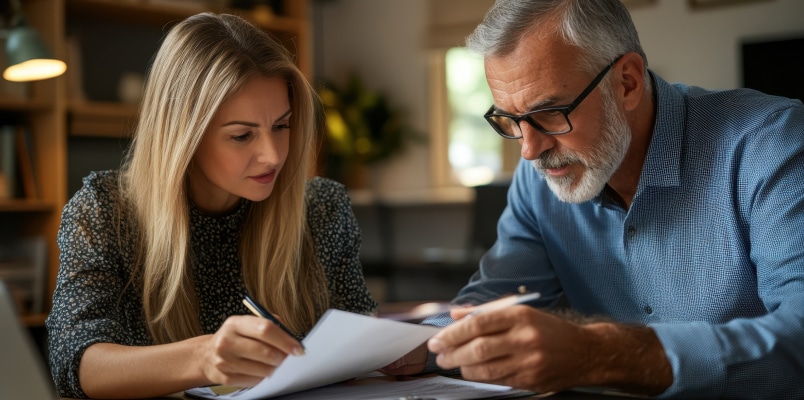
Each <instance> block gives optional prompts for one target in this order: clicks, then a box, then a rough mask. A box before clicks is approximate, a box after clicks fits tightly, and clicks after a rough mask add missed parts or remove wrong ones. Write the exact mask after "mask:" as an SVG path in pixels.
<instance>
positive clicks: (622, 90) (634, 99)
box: [614, 52, 646, 111]
mask: <svg viewBox="0 0 804 400" xmlns="http://www.w3.org/2000/svg"><path fill="white" fill-rule="evenodd" d="M614 73H615V74H616V76H617V78H618V79H615V81H614V84H615V85H616V86H615V87H614V93H615V94H618V95H620V96H621V98H622V104H623V108H624V109H625V110H626V111H631V110H634V109H635V108H637V106H638V105H639V103H640V101H641V100H642V94H643V93H645V74H646V71H645V63H644V61H643V60H642V57H641V56H640V55H639V54H638V53H634V52H631V53H626V54H625V55H623V56H622V58H621V59H620V60H619V61H618V62H617V64H615V66H614Z"/></svg>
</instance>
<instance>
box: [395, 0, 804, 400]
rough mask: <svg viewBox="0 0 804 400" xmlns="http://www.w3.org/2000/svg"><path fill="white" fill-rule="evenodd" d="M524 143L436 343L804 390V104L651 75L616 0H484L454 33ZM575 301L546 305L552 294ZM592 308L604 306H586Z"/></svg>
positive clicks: (732, 388)
mask: <svg viewBox="0 0 804 400" xmlns="http://www.w3.org/2000/svg"><path fill="white" fill-rule="evenodd" d="M467 45H468V47H469V49H470V50H473V51H475V52H477V53H479V54H482V55H483V57H484V60H485V67H486V77H487V80H488V83H489V86H490V88H491V91H492V94H493V97H494V105H493V106H492V107H491V109H490V110H489V112H488V114H487V115H486V119H487V120H488V121H489V123H490V124H491V126H492V127H493V128H494V129H495V130H496V132H497V133H499V134H500V135H502V136H504V137H506V138H511V139H516V140H518V141H519V143H520V144H521V146H522V158H523V160H522V161H521V162H520V164H519V166H518V168H517V171H516V173H515V176H514V179H513V182H512V184H511V188H510V191H509V194H508V207H507V209H506V210H505V211H504V213H503V214H502V216H501V217H500V220H499V224H498V240H497V243H496V244H495V245H494V247H492V248H491V249H490V250H489V251H488V253H487V254H486V255H485V256H484V257H483V259H482V260H481V263H480V270H479V271H478V273H476V274H475V275H474V277H473V278H472V279H471V281H470V282H469V283H468V284H467V286H466V287H464V288H463V289H462V290H461V292H460V293H459V294H458V296H457V297H456V298H455V300H454V303H455V304H475V305H476V304H480V303H483V302H486V301H489V300H493V299H495V298H497V297H500V296H504V295H506V294H510V293H515V292H517V288H518V287H520V286H522V285H524V286H525V287H526V288H527V290H529V291H532V292H540V293H541V294H542V298H541V300H540V302H539V303H535V304H531V305H532V306H535V307H538V308H535V307H529V306H526V305H519V306H513V307H508V308H505V309H503V310H498V311H490V312H481V313H479V314H476V315H473V316H472V317H471V318H461V317H463V316H465V315H467V314H468V313H469V312H470V311H471V310H472V309H471V308H470V309H456V310H453V312H452V315H451V316H452V318H449V317H445V318H442V319H433V320H431V321H426V323H433V324H440V325H447V324H449V323H451V322H453V318H454V319H456V320H457V322H455V323H452V324H451V325H449V326H447V327H446V328H445V329H443V330H442V331H441V332H440V333H439V334H437V335H436V336H435V337H433V338H432V339H431V340H430V341H429V342H428V343H427V345H428V348H429V350H430V355H429V359H428V358H427V352H426V351H425V348H424V347H421V348H420V349H417V350H416V351H414V352H412V353H411V354H408V355H407V356H405V357H404V358H403V359H401V360H399V361H397V362H395V363H394V364H392V365H391V366H389V367H388V368H386V371H389V372H392V373H416V372H421V371H422V370H424V368H425V360H427V361H428V364H430V365H431V366H432V365H433V364H432V363H433V362H434V361H435V362H436V363H437V365H438V367H440V368H443V369H452V368H460V371H461V373H462V375H463V376H464V377H465V378H467V379H471V380H477V381H483V382H490V383H498V384H505V385H511V386H515V387H519V388H528V389H533V390H537V391H542V392H546V391H554V390H564V389H568V388H572V387H577V386H607V387H619V388H622V389H625V390H628V391H631V392H638V393H644V394H650V395H659V396H662V397H709V398H715V397H718V398H720V397H740V398H802V397H804V384H802V382H804V372H803V371H804V235H802V234H801V233H800V231H801V227H802V226H804V106H802V104H801V102H800V101H797V100H790V99H784V98H779V97H771V96H767V95H764V94H761V93H758V92H756V91H751V90H745V89H739V90H730V91H707V90H704V89H701V88H697V87H689V86H685V85H682V84H669V83H668V82H666V81H664V80H663V79H662V78H660V77H659V76H657V75H656V74H654V73H652V72H650V71H648V70H647V61H646V56H645V54H644V52H643V51H642V49H641V46H640V43H639V39H638V36H637V33H636V30H635V28H634V26H633V23H632V21H631V19H630V16H629V14H628V11H627V10H626V9H625V7H624V6H623V5H622V4H621V3H620V1H619V0H594V1H590V0H497V2H496V4H495V5H494V6H493V7H492V9H491V10H490V11H489V13H488V14H487V16H486V18H485V20H484V21H483V23H482V24H481V25H480V26H478V27H477V29H476V30H475V32H474V33H473V34H472V35H471V36H470V37H469V38H468V39H467ZM562 296H563V297H565V298H566V300H567V301H568V303H569V304H570V306H571V308H572V309H573V310H574V312H577V313H580V314H582V315H585V316H592V317H595V319H593V320H579V319H577V318H571V317H567V316H566V315H563V314H559V313H554V312H551V311H549V309H551V308H553V307H555V306H556V303H557V302H558V300H559V298H560V297H562ZM598 317H602V318H598Z"/></svg>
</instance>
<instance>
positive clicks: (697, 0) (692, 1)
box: [688, 0, 771, 8]
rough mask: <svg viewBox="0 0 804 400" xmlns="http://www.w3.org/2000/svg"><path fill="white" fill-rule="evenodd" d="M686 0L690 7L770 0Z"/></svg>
mask: <svg viewBox="0 0 804 400" xmlns="http://www.w3.org/2000/svg"><path fill="white" fill-rule="evenodd" d="M688 1H689V5H690V7H692V8H709V7H719V6H728V5H735V4H741V3H757V2H760V1H771V0H688Z"/></svg>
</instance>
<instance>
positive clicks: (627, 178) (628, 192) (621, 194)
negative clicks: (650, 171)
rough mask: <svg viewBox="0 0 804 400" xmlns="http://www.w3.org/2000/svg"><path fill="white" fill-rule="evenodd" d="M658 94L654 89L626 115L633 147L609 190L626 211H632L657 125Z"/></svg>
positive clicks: (631, 146)
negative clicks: (656, 95)
mask: <svg viewBox="0 0 804 400" xmlns="http://www.w3.org/2000/svg"><path fill="white" fill-rule="evenodd" d="M655 91H656V88H655V87H654V88H653V90H652V91H650V93H647V92H646V93H644V94H643V95H642V96H643V100H642V101H641V102H640V105H639V106H638V107H637V108H636V109H634V110H633V111H630V112H628V113H627V115H626V118H627V120H628V123H629V124H630V125H631V145H630V146H629V147H628V152H626V153H625V157H624V158H623V161H622V163H620V167H619V168H618V169H617V171H616V172H615V173H614V175H613V176H612V177H611V179H609V182H608V187H609V188H610V189H611V191H612V192H613V193H610V194H616V196H611V197H612V198H613V199H615V200H618V202H619V203H620V205H622V206H623V208H625V209H626V210H627V209H629V208H630V207H631V202H633V200H634V196H635V195H636V191H637V186H638V185H639V177H640V175H641V174H642V166H643V165H644V164H645V158H646V157H647V155H648V147H649V146H650V139H651V137H652V135H653V125H654V123H655V121H656V100H655V97H654V95H653V93H655Z"/></svg>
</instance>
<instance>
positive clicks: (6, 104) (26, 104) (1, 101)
mask: <svg viewBox="0 0 804 400" xmlns="http://www.w3.org/2000/svg"><path fill="white" fill-rule="evenodd" d="M52 105H53V104H52V103H50V102H47V101H43V100H29V99H15V98H8V97H2V96H0V109H2V110H14V111H44V110H47V109H48V108H50V107H51V106H52Z"/></svg>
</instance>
